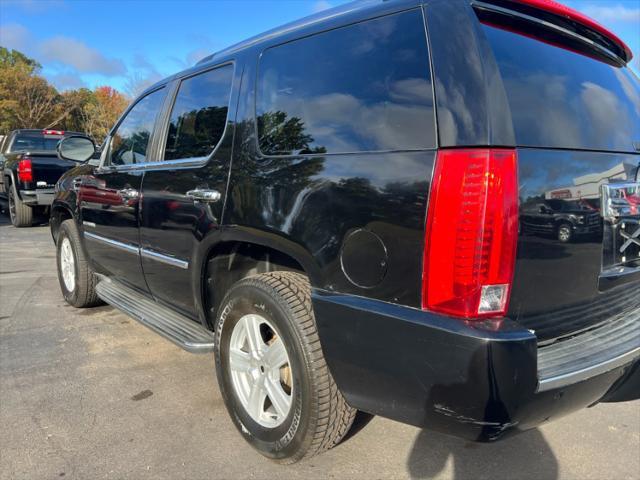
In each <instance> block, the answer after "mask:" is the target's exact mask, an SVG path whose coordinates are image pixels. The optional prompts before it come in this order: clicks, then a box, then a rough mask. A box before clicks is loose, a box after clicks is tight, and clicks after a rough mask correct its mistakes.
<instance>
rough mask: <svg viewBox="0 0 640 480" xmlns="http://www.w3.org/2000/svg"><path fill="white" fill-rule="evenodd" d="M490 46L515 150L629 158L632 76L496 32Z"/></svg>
mask: <svg viewBox="0 0 640 480" xmlns="http://www.w3.org/2000/svg"><path fill="white" fill-rule="evenodd" d="M482 28H483V29H484V32H485V34H486V36H487V38H488V40H489V43H490V44H491V46H492V49H493V52H494V54H495V58H496V61H497V63H498V68H499V69H500V72H501V74H502V79H503V82H504V86H505V89H506V93H507V98H508V101H509V105H510V108H511V116H512V118H513V124H514V130H515V134H516V143H517V144H518V145H520V146H533V147H546V148H570V149H585V150H607V151H621V152H633V151H634V148H633V142H634V141H636V142H637V141H640V87H639V80H638V78H637V77H636V76H635V74H634V73H633V72H632V71H631V70H630V69H628V68H626V67H615V66H612V65H609V64H607V63H604V62H602V61H600V60H596V59H595V58H591V57H588V56H586V55H583V54H579V53H575V52H572V51H570V50H568V49H563V48H561V47H558V46H554V45H549V44H547V43H544V42H542V41H539V40H536V39H533V38H528V37H525V36H523V35H520V34H517V33H512V32H508V31H505V30H502V29H499V28H496V27H492V26H488V25H483V26H482Z"/></svg>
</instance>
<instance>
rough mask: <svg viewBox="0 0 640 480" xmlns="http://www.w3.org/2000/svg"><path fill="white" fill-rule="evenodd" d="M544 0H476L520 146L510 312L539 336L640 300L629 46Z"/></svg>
mask: <svg viewBox="0 0 640 480" xmlns="http://www.w3.org/2000/svg"><path fill="white" fill-rule="evenodd" d="M544 3H549V2H544V1H543V0H527V1H524V2H515V1H508V0H502V1H487V2H475V1H474V2H472V5H473V7H474V10H475V12H476V15H477V16H478V18H479V19H480V22H481V27H480V28H481V29H482V31H483V33H484V34H485V36H486V39H487V40H488V43H489V45H490V48H491V50H492V52H493V54H494V56H495V60H496V62H497V65H498V69H499V71H500V74H501V77H502V82H503V84H504V89H505V91H506V96H507V99H508V102H509V107H510V110H511V117H512V119H513V129H514V133H515V138H516V144H517V148H518V169H519V174H518V181H519V200H520V222H521V230H520V236H519V241H518V253H517V262H516V271H515V278H514V284H513V291H512V295H511V302H510V308H509V316H510V317H511V318H513V319H515V320H517V321H519V322H520V323H521V324H523V325H525V326H527V327H528V328H530V329H532V330H535V332H536V335H537V336H538V338H539V340H540V343H541V344H545V343H551V342H553V341H555V340H557V339H559V338H563V337H567V336H572V335H575V334H576V333H578V332H581V331H585V330H589V329H592V328H594V327H595V326H598V325H600V324H602V323H605V322H609V321H611V320H612V319H615V318H619V317H620V316H624V315H626V314H627V313H628V312H631V311H633V310H636V309H638V308H640V211H639V207H638V196H639V195H640V189H639V188H638V181H639V177H638V175H639V174H638V170H639V167H640V156H639V155H638V150H639V149H640V82H639V80H638V77H637V76H636V75H635V74H634V73H633V72H632V71H631V70H630V69H629V68H628V67H627V66H626V65H625V64H626V62H628V61H629V60H630V58H631V53H630V52H629V51H628V48H626V46H624V44H622V43H621V42H619V41H618V39H617V38H616V37H615V36H614V35H612V34H608V32H606V31H604V29H602V28H601V27H600V28H599V27H597V26H596V27H594V26H593V25H592V24H590V23H589V21H588V20H584V19H580V18H577V19H576V18H575V17H571V15H563V14H562V13H561V10H560V9H559V8H558V6H557V4H555V5H554V8H552V9H551V10H552V11H549V10H548V9H543V8H542V9H541V8H536V5H537V6H538V7H539V6H540V5H541V4H544ZM554 9H555V10H554ZM562 202H566V204H567V205H566V206H565V207H564V208H563V207H562V206H560V207H553V205H554V204H556V205H557V204H558V203H562ZM542 205H547V206H548V205H551V206H552V207H553V208H549V209H547V208H541V206H542ZM525 224H526V225H525ZM563 226H564V227H565V228H567V227H568V228H570V230H571V235H570V238H569V240H568V241H567V239H566V236H562V238H560V237H561V235H559V232H560V228H561V227H563ZM523 227H526V228H523Z"/></svg>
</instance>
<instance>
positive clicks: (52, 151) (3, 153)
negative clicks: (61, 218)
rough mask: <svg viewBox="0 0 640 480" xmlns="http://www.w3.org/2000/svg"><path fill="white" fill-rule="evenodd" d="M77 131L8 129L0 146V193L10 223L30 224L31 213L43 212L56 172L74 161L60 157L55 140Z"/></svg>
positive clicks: (51, 193)
mask: <svg viewBox="0 0 640 480" xmlns="http://www.w3.org/2000/svg"><path fill="white" fill-rule="evenodd" d="M71 135H83V134H81V133H78V132H63V131H60V130H34V129H29V130H26V129H22V130H14V131H12V132H11V133H10V134H9V135H7V137H6V138H5V139H4V141H3V142H2V146H1V148H0V173H1V175H0V196H2V197H4V198H5V200H7V201H8V203H9V215H10V217H11V223H12V224H13V225H14V226H16V227H30V226H31V224H32V222H33V218H34V215H37V214H43V215H45V214H46V213H47V211H48V209H49V207H50V206H51V202H52V200H53V193H54V187H55V184H56V182H57V181H58V179H59V178H60V176H61V175H62V174H63V173H64V172H66V171H67V170H69V169H70V168H73V167H74V166H76V165H77V163H76V162H73V161H70V160H61V159H60V158H58V156H57V153H56V146H57V145H58V142H59V141H60V140H61V139H63V138H65V137H68V136H71Z"/></svg>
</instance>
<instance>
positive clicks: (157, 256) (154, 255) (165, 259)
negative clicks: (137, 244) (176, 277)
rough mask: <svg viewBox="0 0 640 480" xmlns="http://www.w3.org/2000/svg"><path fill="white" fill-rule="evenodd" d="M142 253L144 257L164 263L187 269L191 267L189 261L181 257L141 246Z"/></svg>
mask: <svg viewBox="0 0 640 480" xmlns="http://www.w3.org/2000/svg"><path fill="white" fill-rule="evenodd" d="M140 254H141V255H142V257H143V258H148V259H150V260H156V261H157V262H160V263H164V264H166V265H171V266H172V267H178V268H181V269H183V270H187V269H188V268H189V262H187V261H185V260H180V259H179V258H175V257H171V256H169V255H163V254H161V253H158V252H154V251H153V250H149V249H146V248H141V249H140Z"/></svg>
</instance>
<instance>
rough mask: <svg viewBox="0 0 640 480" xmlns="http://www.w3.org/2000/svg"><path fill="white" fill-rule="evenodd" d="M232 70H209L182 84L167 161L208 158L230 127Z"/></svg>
mask: <svg viewBox="0 0 640 480" xmlns="http://www.w3.org/2000/svg"><path fill="white" fill-rule="evenodd" d="M232 77H233V67H232V66H231V65H227V66H225V67H221V68H217V69H215V70H210V71H208V72H205V73H201V74H199V75H196V76H194V77H191V78H187V79H186V80H183V81H182V83H180V89H179V90H178V96H177V97H176V102H175V104H174V106H173V110H172V111H171V120H170V124H169V134H168V137H167V145H166V148H165V151H164V159H165V160H172V159H177V158H194V157H206V156H207V155H209V154H210V153H211V152H212V151H213V149H214V148H215V147H216V145H217V144H218V142H219V141H220V139H221V138H222V134H223V132H224V127H225V125H226V123H227V112H228V110H229V94H230V92H231V80H232Z"/></svg>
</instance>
